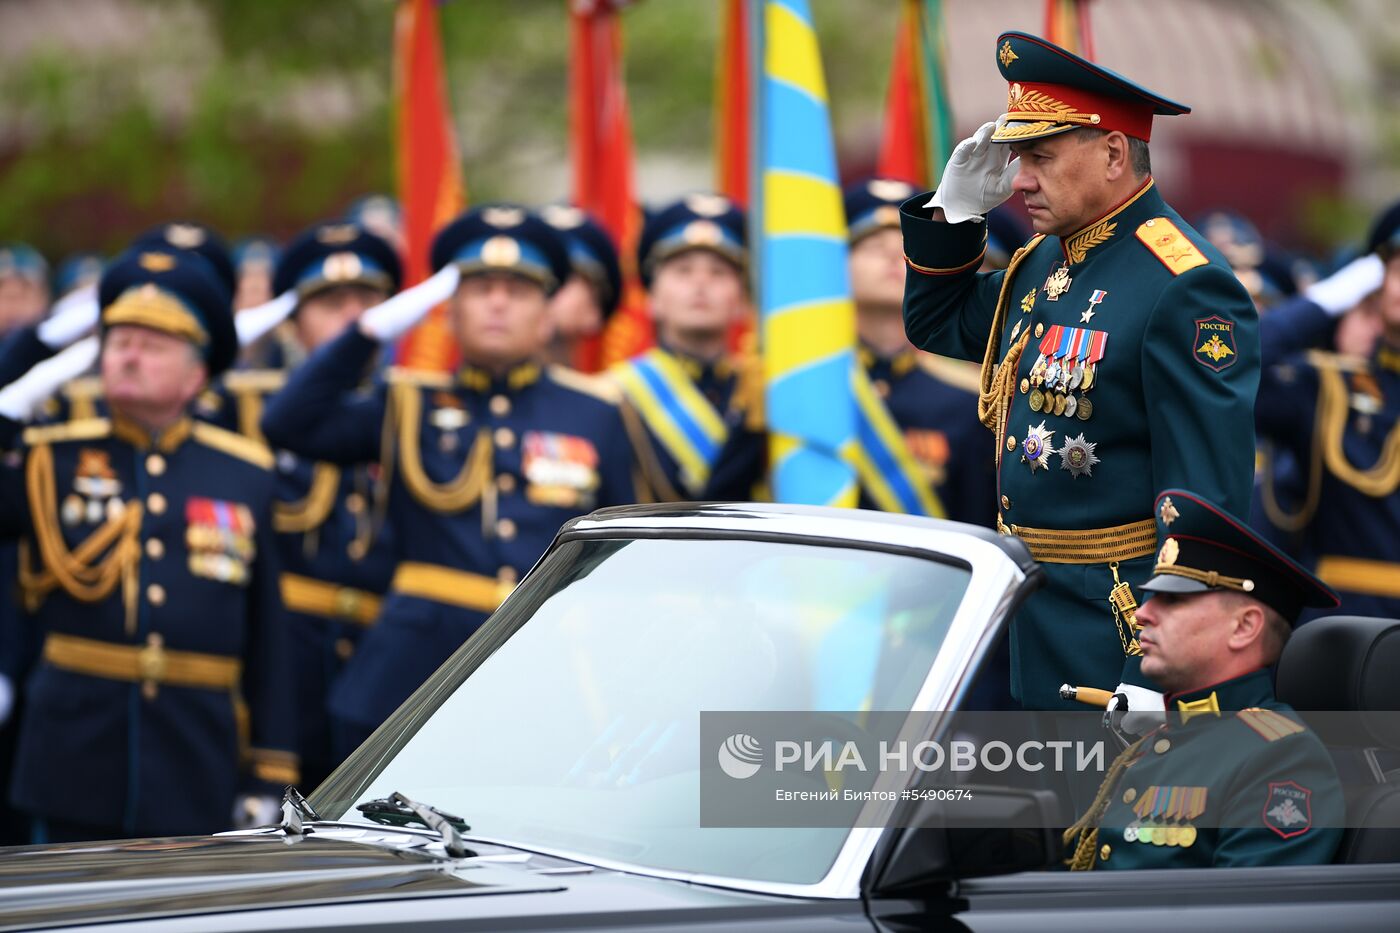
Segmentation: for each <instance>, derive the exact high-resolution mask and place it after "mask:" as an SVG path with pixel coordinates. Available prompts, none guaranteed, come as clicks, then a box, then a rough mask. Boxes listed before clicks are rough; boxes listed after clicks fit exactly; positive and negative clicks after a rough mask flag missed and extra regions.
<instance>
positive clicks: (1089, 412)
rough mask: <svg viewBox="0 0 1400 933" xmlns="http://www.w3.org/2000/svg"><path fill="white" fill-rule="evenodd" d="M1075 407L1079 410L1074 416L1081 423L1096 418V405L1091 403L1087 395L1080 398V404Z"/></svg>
mask: <svg viewBox="0 0 1400 933" xmlns="http://www.w3.org/2000/svg"><path fill="white" fill-rule="evenodd" d="M1075 407H1076V409H1077V410H1076V411H1075V413H1074V415H1075V417H1076V418H1078V419H1079V420H1080V421H1088V420H1089V419H1090V418H1092V417H1094V403H1093V402H1091V401H1089V397H1088V396H1087V395H1081V396H1079V404H1078V405H1077V406H1075Z"/></svg>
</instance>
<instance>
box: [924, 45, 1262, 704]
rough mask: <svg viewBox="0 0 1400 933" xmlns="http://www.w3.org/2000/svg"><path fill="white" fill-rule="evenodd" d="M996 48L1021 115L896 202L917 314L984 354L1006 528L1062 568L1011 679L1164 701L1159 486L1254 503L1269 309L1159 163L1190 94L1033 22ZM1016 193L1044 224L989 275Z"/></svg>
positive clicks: (932, 330) (1024, 698)
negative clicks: (1077, 51) (1141, 618)
mask: <svg viewBox="0 0 1400 933" xmlns="http://www.w3.org/2000/svg"><path fill="white" fill-rule="evenodd" d="M996 60H997V63H998V65H999V67H1000V68H1001V73H1002V75H1003V76H1004V77H1005V78H1006V80H1007V82H1008V84H1009V93H1008V100H1007V112H1006V113H1005V114H1004V115H1003V116H1002V117H1001V118H1000V119H998V120H997V121H996V122H995V123H987V124H984V125H983V126H982V127H981V128H980V129H979V130H978V131H977V133H976V134H974V135H973V136H972V137H971V138H969V139H966V140H963V141H962V142H961V143H960V144H959V145H958V146H957V148H956V149H955V150H954V152H953V155H952V157H951V158H950V159H949V161H948V165H947V167H946V168H945V169H944V172H943V176H942V180H941V184H940V186H939V188H938V190H937V192H935V193H934V194H933V197H932V198H931V199H930V198H929V197H928V195H921V196H919V197H917V198H914V199H911V200H909V201H907V202H905V204H904V205H903V207H902V209H901V219H902V223H903V229H904V251H905V257H906V261H907V262H908V264H909V269H910V273H909V276H908V279H907V283H906V287H905V297H904V322H905V328H906V330H907V332H908V335H909V339H910V340H911V341H912V342H913V343H914V344H915V345H916V346H919V347H921V348H923V349H925V350H929V351H932V352H934V353H939V354H943V355H946V356H953V357H960V358H963V359H969V360H977V359H980V360H981V361H982V372H981V397H980V399H979V402H978V408H979V415H980V417H981V420H982V423H983V424H984V425H986V426H987V427H988V428H989V429H991V431H992V432H993V434H994V436H995V444H996V452H995V457H996V466H997V479H998V492H997V505H998V506H999V514H998V517H997V524H998V529H999V530H1000V531H1001V532H1002V533H1003V534H1008V535H1016V536H1019V537H1020V538H1022V539H1023V540H1024V541H1025V542H1026V544H1027V545H1028V546H1029V548H1030V550H1031V553H1032V554H1033V555H1034V556H1035V557H1036V559H1037V560H1039V561H1041V562H1042V563H1043V564H1044V565H1045V569H1046V572H1047V585H1046V587H1045V588H1044V589H1043V590H1042V591H1040V592H1038V593H1037V594H1035V595H1034V596H1032V597H1031V599H1030V601H1029V602H1028V603H1027V605H1026V606H1025V608H1024V609H1023V610H1022V611H1021V612H1020V613H1019V614H1018V616H1017V617H1016V619H1015V620H1014V621H1013V624H1012V630H1011V634H1012V641H1011V645H1012V689H1013V693H1015V694H1016V696H1017V697H1018V698H1019V699H1020V701H1021V703H1022V705H1024V706H1025V707H1027V708H1032V709H1053V708H1060V707H1063V706H1064V705H1065V704H1066V702H1067V701H1063V700H1061V699H1060V697H1059V693H1058V688H1059V686H1060V685H1061V684H1062V683H1065V682H1069V683H1071V684H1078V685H1087V686H1094V687H1110V688H1111V687H1112V686H1113V685H1114V684H1119V685H1120V687H1119V689H1118V690H1117V691H1116V692H1119V693H1124V694H1126V695H1130V696H1133V695H1135V696H1137V697H1138V700H1137V702H1148V703H1151V702H1153V700H1152V698H1151V697H1147V696H1146V695H1145V693H1142V694H1140V693H1136V690H1138V689H1143V687H1144V686H1145V681H1144V679H1143V678H1142V677H1141V674H1140V672H1139V670H1138V664H1139V658H1140V648H1139V646H1138V643H1137V638H1136V631H1135V628H1134V624H1133V617H1132V610H1133V609H1134V608H1135V595H1134V594H1135V591H1136V589H1137V588H1138V587H1139V586H1140V585H1141V584H1142V582H1143V581H1144V580H1145V579H1146V578H1147V575H1148V573H1149V571H1150V570H1151V566H1152V564H1151V555H1152V553H1153V552H1154V550H1155V541H1156V535H1155V529H1154V525H1153V520H1154V516H1153V496H1154V495H1155V493H1156V491H1157V490H1159V489H1164V488H1170V487H1185V488H1189V489H1193V490H1196V491H1198V492H1199V493H1200V494H1201V495H1203V496H1206V497H1208V498H1209V499H1211V501H1213V502H1217V503H1220V504H1221V505H1222V506H1223V507H1225V508H1227V509H1229V510H1231V511H1233V512H1236V513H1241V514H1242V513H1245V512H1247V511H1248V507H1249V495H1250V488H1251V478H1252V473H1253V460H1254V425H1253V406H1254V395H1255V391H1256V388H1257V386H1258V381H1259V337H1258V329H1257V316H1256V312H1255V310H1254V306H1253V303H1252V302H1251V301H1250V298H1249V295H1248V294H1247V293H1246V292H1245V290H1244V288H1243V287H1242V286H1241V285H1240V283H1239V281H1238V280H1237V279H1236V278H1235V276H1234V274H1233V273H1232V272H1231V270H1230V266H1229V264H1228V263H1227V262H1226V261H1225V259H1224V258H1223V257H1222V256H1221V255H1220V254H1219V253H1218V252H1217V251H1216V250H1215V249H1214V248H1212V247H1211V246H1210V245H1209V244H1208V243H1207V242H1206V240H1205V239H1204V238H1203V237H1202V236H1201V235H1200V234H1198V233H1197V232H1196V231H1195V230H1193V229H1192V228H1191V227H1190V226H1188V225H1187V224H1186V222H1185V221H1183V220H1182V219H1181V217H1180V215H1178V214H1177V213H1176V211H1174V210H1172V209H1171V208H1170V207H1169V206H1168V205H1167V203H1166V202H1165V201H1164V200H1163V199H1162V195H1161V194H1160V192H1158V190H1157V186H1156V183H1155V182H1154V180H1153V178H1152V174H1151V163H1150V157H1149V150H1148V140H1149V139H1150V137H1151V134H1152V121H1153V117H1154V116H1156V115H1160V116H1170V115H1177V114H1184V113H1187V112H1188V111H1189V108H1187V107H1185V106H1184V105H1182V104H1178V103H1176V102H1174V101H1171V100H1168V99H1167V98H1165V97H1162V96H1161V95H1159V94H1156V93H1153V92H1152V91H1149V90H1147V89H1146V88H1144V87H1141V86H1139V85H1137V84H1135V83H1133V82H1132V81H1130V80H1128V79H1127V78H1124V77H1123V76H1121V75H1119V74H1116V73H1114V72H1112V71H1109V70H1108V69H1106V68H1101V67H1099V66H1098V65H1095V64H1092V63H1090V62H1088V61H1085V60H1084V59H1082V58H1079V57H1077V56H1075V55H1072V54H1070V53H1069V52H1067V51H1065V50H1064V49H1062V48H1059V47H1058V46H1055V45H1052V44H1051V43H1048V42H1046V41H1045V40H1043V39H1039V38H1037V37H1035V36H1031V35H1026V34H1024V33H1019V32H1008V33H1005V34H1003V35H1002V36H1000V37H999V38H998V39H997V43H996ZM1013 155H1014V156H1016V157H1018V158H1017V159H1016V160H1015V161H1012V160H1011V157H1012V156H1013ZM1013 192H1019V193H1020V194H1021V195H1022V197H1023V198H1024V199H1025V204H1026V207H1027V209H1028V210H1029V212H1030V217H1031V221H1032V224H1033V226H1034V229H1035V232H1036V235H1035V236H1034V237H1032V239H1031V240H1030V241H1029V242H1027V243H1026V244H1025V245H1024V246H1023V247H1022V248H1021V249H1019V250H1017V252H1016V254H1015V255H1014V256H1013V257H1012V260H1011V263H1010V265H1009V267H1008V268H1007V269H1006V270H1005V271H1004V272H990V273H979V272H978V271H977V270H978V267H979V265H980V264H981V262H982V257H983V252H984V250H985V248H986V240H987V228H986V222H985V216H986V214H987V212H988V211H990V210H992V208H994V207H996V206H997V205H999V204H1001V203H1002V202H1003V201H1005V200H1006V199H1007V198H1008V197H1010V196H1011V194H1012V193H1013Z"/></svg>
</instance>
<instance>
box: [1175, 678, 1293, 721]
mask: <svg viewBox="0 0 1400 933" xmlns="http://www.w3.org/2000/svg"><path fill="white" fill-rule="evenodd" d="M1273 701H1274V685H1273V678H1272V676H1271V675H1270V674H1269V672H1268V670H1267V669H1265V668H1262V667H1261V668H1259V669H1257V670H1253V671H1250V672H1249V673H1248V674H1244V675H1242V676H1240V677H1235V678H1232V679H1230V680H1223V681H1221V682H1220V683H1215V684H1210V685H1208V686H1205V687H1197V688H1196V689H1194V690H1187V691H1184V692H1182V693H1170V694H1167V698H1166V703H1167V712H1169V713H1177V714H1179V715H1180V716H1181V723H1182V725H1183V726H1184V725H1188V724H1190V723H1192V722H1194V721H1195V720H1197V719H1198V718H1199V719H1203V720H1206V721H1211V722H1213V721H1215V720H1216V719H1219V718H1220V714H1221V713H1228V712H1238V711H1239V710H1242V709H1253V708H1255V707H1260V706H1265V705H1267V704H1269V703H1272V702H1273Z"/></svg>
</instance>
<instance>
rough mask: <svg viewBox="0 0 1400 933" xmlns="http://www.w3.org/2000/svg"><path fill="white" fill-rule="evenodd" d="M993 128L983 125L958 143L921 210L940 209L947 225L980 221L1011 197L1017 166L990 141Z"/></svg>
mask: <svg viewBox="0 0 1400 933" xmlns="http://www.w3.org/2000/svg"><path fill="white" fill-rule="evenodd" d="M998 122H1001V121H998ZM996 128H997V123H983V124H982V127H981V129H979V130H978V131H977V132H976V133H973V134H972V135H971V136H969V137H968V138H967V139H964V140H963V141H962V142H960V143H958V146H957V148H956V149H954V150H953V154H952V155H951V156H949V157H948V164H947V165H946V166H944V168H943V175H942V177H941V178H939V180H938V190H937V191H935V192H934V193H933V197H932V198H930V199H929V201H928V203H927V204H925V205H924V207H941V208H943V216H944V217H945V218H946V219H947V221H948V222H949V223H950V224H960V223H962V222H964V221H967V220H981V219H982V218H983V217H985V216H986V215H987V212H988V211H990V210H991V209H992V208H994V207H996V206H997V205H998V204H1000V203H1002V202H1003V201H1005V200H1006V199H1007V198H1009V197H1011V182H1012V180H1013V179H1014V178H1015V177H1016V172H1017V167H1016V165H1015V163H1012V162H1010V161H1009V159H1010V158H1011V150H1010V149H1009V148H1008V147H1006V146H1004V145H1002V144H1001V143H994V142H992V133H993V132H995V130H996Z"/></svg>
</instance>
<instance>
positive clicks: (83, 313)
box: [38, 285, 99, 350]
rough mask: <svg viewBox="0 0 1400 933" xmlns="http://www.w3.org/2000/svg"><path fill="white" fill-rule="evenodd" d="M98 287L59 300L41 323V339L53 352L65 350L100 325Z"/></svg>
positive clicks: (92, 286) (87, 286)
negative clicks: (98, 319) (98, 323)
mask: <svg viewBox="0 0 1400 933" xmlns="http://www.w3.org/2000/svg"><path fill="white" fill-rule="evenodd" d="M98 313H99V309H98V307H97V286H96V285H86V286H84V287H82V288H80V289H78V290H77V291H75V292H73V293H72V294H70V295H65V296H63V297H62V298H60V299H59V300H58V303H57V304H55V305H54V306H53V309H52V310H51V311H50V312H49V316H48V317H46V318H44V320H42V321H40V322H39V328H38V333H39V340H40V341H42V342H43V344H44V346H46V347H48V348H49V349H50V350H62V349H63V348H64V347H66V346H68V345H69V344H70V343H72V342H73V341H75V340H77V339H78V338H79V337H81V336H83V334H86V333H87V332H88V331H90V330H92V329H93V328H94V327H96V326H97V318H98Z"/></svg>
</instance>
